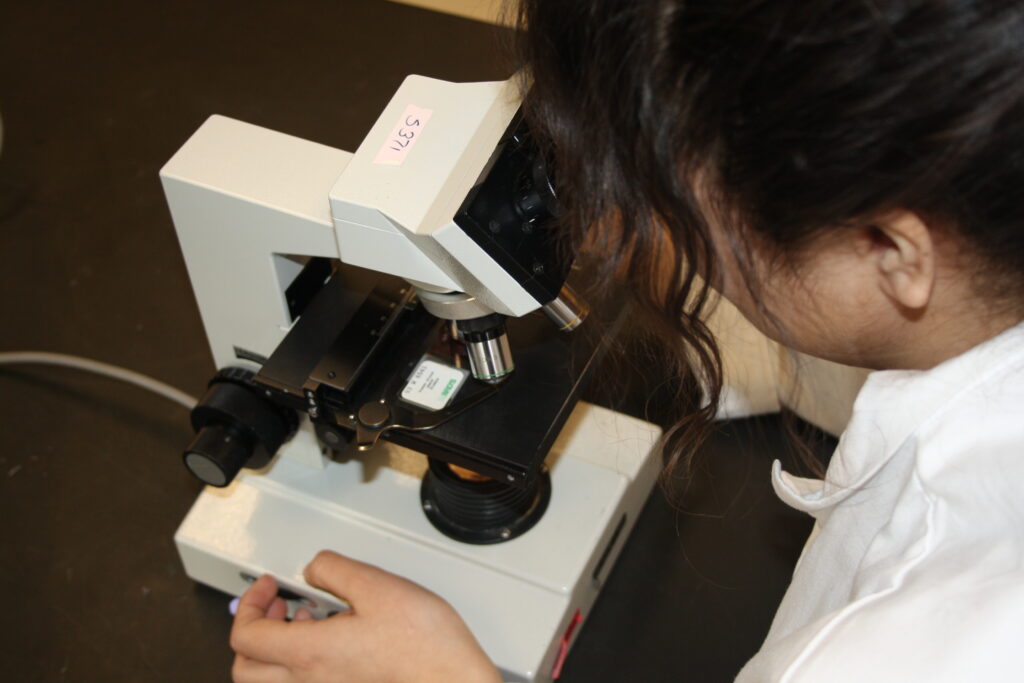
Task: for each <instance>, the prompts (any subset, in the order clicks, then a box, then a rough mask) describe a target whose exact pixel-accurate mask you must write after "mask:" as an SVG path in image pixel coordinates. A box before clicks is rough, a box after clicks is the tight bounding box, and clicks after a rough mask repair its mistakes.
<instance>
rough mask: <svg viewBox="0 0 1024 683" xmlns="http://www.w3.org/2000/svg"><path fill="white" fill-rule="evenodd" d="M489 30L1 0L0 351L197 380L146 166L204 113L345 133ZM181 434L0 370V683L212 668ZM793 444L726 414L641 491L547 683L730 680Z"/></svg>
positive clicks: (161, 212) (292, 8)
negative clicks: (671, 479)
mask: <svg viewBox="0 0 1024 683" xmlns="http://www.w3.org/2000/svg"><path fill="white" fill-rule="evenodd" d="M503 37H507V35H506V34H502V33H501V32H500V30H499V29H494V28H492V27H489V26H486V25H484V24H479V23H475V22H471V21H467V20H462V19H457V18H453V17H448V16H443V15H439V14H434V13H430V12H427V11H423V10H418V9H414V8H409V7H405V6H400V5H394V4H391V3H388V2H382V1H381V0H347V1H345V2H337V3H323V2H311V1H308V0H303V1H293V2H290V3H282V2H267V1H265V0H252V1H250V2H245V3H226V2H225V3H211V2H196V1H194V0H189V1H186V2H175V3H163V4H157V3H141V2H103V3H71V2H67V3H56V2H38V1H37V2H31V3H30V2H10V1H8V2H6V3H3V5H2V8H0V114H2V116H3V123H4V141H3V149H2V152H0V293H2V294H0V351H6V350H15V349H35V350H50V351H60V352H66V353H73V354H79V355H82V356H87V357H90V358H95V359H98V360H103V361H106V362H109V363H114V364H117V365H122V366H125V367H128V368H132V369H135V370H138V371H140V372H143V373H146V374H149V375H152V376H154V377H157V378H159V379H161V380H163V381H166V382H168V383H170V384H173V385H175V386H178V387H181V388H182V389H184V390H186V391H189V392H192V393H198V392H200V391H201V390H202V387H203V386H204V385H205V382H206V381H207V379H208V378H209V377H210V376H211V374H212V373H213V371H214V368H213V366H212V361H211V359H210V356H209V351H208V349H207V346H206V341H205V337H204V334H203V330H202V328H201V325H200V321H199V316H198V313H197V311H196V308H195V302H194V299H193V297H192V292H191V289H190V287H189V284H188V280H187V277H186V274H185V269H184V264H183V262H182V258H181V255H180V252H179V250H178V245H177V241H176V238H175V235H174V231H173V227H172V225H171V221H170V217H169V215H168V212H167V209H166V205H165V203H164V199H163V194H162V192H161V189H160V185H159V181H158V177H157V172H158V170H159V168H160V167H161V166H162V165H163V163H164V162H165V161H167V159H169V158H170V157H171V155H172V154H173V153H174V151H175V150H176V149H177V148H178V147H179V146H180V145H181V144H182V143H183V142H184V141H185V140H186V138H187V137H188V136H189V135H190V134H191V133H192V132H193V131H194V130H195V129H196V128H197V127H198V126H199V125H200V123H201V122H202V121H203V120H204V119H205V118H206V117H207V116H209V115H210V114H212V113H219V114H224V115H227V116H231V117H234V118H238V119H241V120H244V121H248V122H251V123H255V124H258V125H261V126H265V127H268V128H272V129H275V130H279V131H283V132H286V133H290V134H292V135H296V136H299V137H302V138H307V139H310V140H314V141H317V142H321V143H324V144H327V145H330V146H333V147H338V148H342V149H349V150H352V149H355V147H356V146H357V145H358V143H359V141H360V140H361V138H362V136H363V135H364V133H365V132H366V131H367V130H368V129H369V127H370V125H371V124H372V123H373V121H374V120H375V118H376V116H377V114H378V113H379V111H380V110H381V109H382V108H383V106H384V105H385V103H386V102H387V101H388V99H389V98H390V96H391V94H392V93H393V91H394V90H395V89H396V88H397V86H398V84H399V83H400V82H401V79H402V78H403V77H404V76H405V75H406V74H407V73H411V72H415V73H420V74H424V75H428V76H434V77H439V78H444V79H448V80H454V81H469V80H485V79H494V78H504V77H506V76H508V75H509V69H508V68H507V67H506V66H504V64H505V62H503V60H502V59H501V57H500V53H499V46H500V44H501V42H502V38H503ZM626 366H627V367H628V366H629V364H626ZM648 398H649V396H648V392H647V391H645V390H635V391H634V394H633V395H632V396H631V397H630V402H631V403H632V404H634V405H635V406H638V407H639V406H643V405H644V404H645V403H646V402H647V399H648ZM660 400H661V401H665V400H666V399H664V398H662V399H660ZM651 405H652V406H653V409H654V412H655V413H656V414H662V413H663V412H664V410H665V408H666V406H664V405H659V399H657V398H655V400H654V401H653V403H651ZM189 437H190V429H189V427H188V422H187V416H186V414H185V411H184V410H183V409H181V408H180V407H179V406H177V405H174V404H172V403H169V402H167V401H165V400H164V399H161V398H158V397H155V396H151V395H149V394H147V393H146V392H144V391H141V390H138V389H135V388H132V387H129V386H125V385H122V384H119V383H117V382H114V381H111V380H107V379H103V378H99V377H93V376H89V375H85V374H83V373H80V372H76V371H71V370H62V369H59V368H52V367H38V366H19V367H11V366H3V367H0V591H2V595H3V598H2V604H0V662H2V665H3V667H4V675H3V677H4V678H5V679H9V680H19V681H37V680H38V681H183V680H188V681H192V682H194V683H199V682H201V681H224V680H227V679H228V677H229V673H228V672H229V667H230V662H231V653H230V651H229V649H228V647H227V633H228V629H229V625H230V617H229V616H228V614H227V609H226V603H227V598H226V597H225V596H223V595H221V594H219V593H216V592H214V591H212V590H209V589H206V588H203V587H201V586H197V585H195V584H194V583H193V582H192V581H190V580H189V579H188V578H187V577H186V576H184V574H183V573H182V570H181V568H180V566H179V562H178V558H177V555H176V552H175V549H174V546H173V543H172V535H173V533H174V530H175V528H176V525H177V524H178V522H179V521H180V520H181V518H182V517H183V515H184V514H185V512H186V510H187V509H188V507H189V505H190V504H191V501H192V499H193V498H194V497H195V495H196V494H197V493H198V491H199V485H198V484H197V483H196V482H195V481H193V480H192V479H191V478H190V476H189V475H188V474H187V473H186V472H185V470H184V468H183V467H182V466H181V464H180V460H179V453H180V450H181V448H182V446H183V445H184V444H185V443H186V442H187V440H188V438H189ZM786 443H787V442H786V437H785V435H784V433H783V430H782V428H781V425H780V421H779V420H778V419H777V418H763V419H759V420H747V421H741V422H736V423H732V424H729V425H725V426H723V428H722V429H721V430H720V433H719V434H717V435H716V437H715V438H714V439H713V440H712V442H711V443H710V444H709V445H708V447H707V448H705V449H704V452H703V453H702V454H701V457H700V458H699V459H698V461H697V463H696V466H695V471H694V476H693V478H692V479H691V480H690V482H689V486H688V489H687V492H686V495H685V497H684V498H683V500H682V502H681V503H680V504H679V506H678V507H679V508H680V509H679V510H675V509H673V507H672V506H670V505H669V504H668V503H667V502H666V499H665V497H664V496H663V495H662V494H661V493H660V492H656V493H655V494H654V495H653V496H652V498H651V500H650V502H649V503H648V505H647V507H646V510H645V512H644V514H643V516H642V517H641V518H640V520H639V521H638V524H637V527H636V530H635V532H634V533H633V536H632V537H631V539H630V540H629V543H628V545H627V546H626V548H625V550H624V552H623V555H622V558H621V560H620V562H619V564H618V565H617V567H616V568H615V569H614V571H613V573H612V575H611V578H610V580H609V582H608V584H607V586H606V588H605V590H604V593H603V595H602V597H601V598H600V599H599V601H598V603H597V605H596V607H595V609H594V610H593V612H592V613H591V614H590V615H588V618H587V620H586V622H585V623H584V628H583V631H582V633H581V635H580V637H579V639H578V641H577V643H576V644H575V646H574V649H573V651H572V653H571V654H570V657H569V660H568V662H567V665H566V668H565V673H564V676H563V679H562V680H564V681H566V682H567V683H573V682H579V681H588V682H592V683H597V682H601V681H627V680H628V681H662V680H666V681H667V680H680V681H681V680H686V681H727V680H731V678H732V677H733V676H734V675H735V673H736V672H737V671H738V670H739V668H740V667H741V666H742V664H743V663H744V662H745V661H746V659H747V658H749V657H750V656H751V655H752V654H753V653H754V652H755V651H756V649H757V647H758V645H759V644H760V642H761V640H762V639H763V638H764V635H765V633H766V632H767V629H768V625H769V623H770V620H771V616H772V613H773V612H774V609H775V606H776V605H777V603H778V601H779V599H780V597H781V595H782V592H783V591H784V590H785V586H786V584H787V583H788V579H789V573H790V571H791V567H792V565H793V563H794V562H795V559H796V557H797V555H798V553H799V550H800V547H801V545H802V542H803V538H804V537H805V535H806V533H807V532H808V530H809V521H808V520H807V519H804V518H803V517H801V516H800V515H798V514H797V513H795V512H792V511H790V510H788V509H787V508H785V507H784V506H783V505H782V504H781V503H779V502H778V501H777V500H776V499H775V498H774V496H773V494H772V492H771V490H770V487H769V486H768V474H769V467H770V462H771V460H772V459H773V458H775V457H783V458H784V459H786V458H787V457H788V456H787V452H788V449H787V447H786ZM787 462H788V461H787Z"/></svg>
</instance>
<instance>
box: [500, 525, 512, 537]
mask: <svg viewBox="0 0 1024 683" xmlns="http://www.w3.org/2000/svg"><path fill="white" fill-rule="evenodd" d="M511 536H512V530H511V529H509V528H508V527H505V528H504V529H502V530H501V537H502V538H510V537H511Z"/></svg>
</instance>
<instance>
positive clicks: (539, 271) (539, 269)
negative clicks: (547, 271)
mask: <svg viewBox="0 0 1024 683" xmlns="http://www.w3.org/2000/svg"><path fill="white" fill-rule="evenodd" d="M533 274H534V275H543V274H544V264H543V263H534V264H533Z"/></svg>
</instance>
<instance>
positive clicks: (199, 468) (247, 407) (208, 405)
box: [184, 368, 297, 486]
mask: <svg viewBox="0 0 1024 683" xmlns="http://www.w3.org/2000/svg"><path fill="white" fill-rule="evenodd" d="M191 417H192V426H193V427H194V428H195V430H196V436H195V438H193V439H192V442H191V443H190V444H189V445H188V448H186V449H185V453H184V461H185V467H187V468H188V470H189V471H190V472H191V473H192V474H194V475H195V476H196V477H198V478H199V479H200V480H201V481H203V482H204V483H206V484H209V485H211V486H227V485H228V484H230V483H231V481H232V480H233V479H234V478H235V475H237V474H238V471H239V470H241V469H242V468H243V467H262V466H263V465H265V464H267V462H269V461H270V458H271V457H272V456H273V455H274V453H276V452H277V449H278V448H280V447H281V444H282V443H284V442H285V440H286V439H288V438H289V437H290V436H291V435H292V433H293V432H294V431H295V427H296V425H297V419H296V416H295V412H294V411H293V410H291V409H289V408H285V407H282V406H280V405H278V404H276V403H274V402H273V401H272V400H271V398H270V397H268V396H266V395H265V393H264V390H262V389H261V388H260V387H258V386H256V385H255V384H254V383H253V382H252V373H250V372H248V371H246V370H242V369H240V368H228V369H226V370H222V371H221V372H220V373H218V374H217V376H216V377H214V378H213V380H211V381H210V385H209V387H208V388H207V390H206V394H204V395H203V398H202V399H201V400H200V401H199V403H198V404H197V405H196V407H195V408H193V409H192V416H191Z"/></svg>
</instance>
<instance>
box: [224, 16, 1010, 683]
mask: <svg viewBox="0 0 1024 683" xmlns="http://www.w3.org/2000/svg"><path fill="white" fill-rule="evenodd" d="M521 19H522V22H523V25H524V26H528V27H529V31H527V32H525V33H524V38H523V46H524V51H523V54H524V56H525V58H526V67H527V69H528V73H529V75H530V84H529V91H528V95H527V97H526V104H525V111H526V114H527V116H528V118H529V120H530V121H531V123H532V126H533V129H534V130H535V131H537V132H538V134H539V135H540V136H541V137H542V138H545V139H546V141H547V143H548V145H547V147H548V148H549V149H550V150H551V154H552V157H553V161H554V164H555V166H556V168H557V174H558V179H559V180H558V183H559V188H558V189H559V193H560V199H561V201H562V203H563V207H564V214H563V217H562V225H563V226H564V230H565V234H566V238H567V239H571V240H573V241H574V243H576V244H582V245H585V248H586V249H587V250H588V251H589V252H590V253H591V254H593V255H594V256H596V260H598V261H599V262H600V263H601V264H603V267H604V268H605V269H606V272H607V274H609V275H614V276H615V277H617V278H619V279H622V280H624V281H625V282H626V283H627V284H628V285H630V286H632V287H633V288H634V290H635V291H637V292H638V294H639V295H640V296H641V298H643V299H644V300H645V301H647V302H648V303H649V304H650V305H651V306H653V307H655V308H656V309H657V310H659V311H660V312H661V314H662V316H663V319H664V321H665V322H667V323H668V324H669V325H670V326H671V327H672V328H673V329H674V330H675V332H676V334H678V335H679V336H681V337H682V338H683V340H684V341H685V342H686V343H687V344H688V346H689V347H690V350H691V353H690V357H691V358H693V359H695V363H696V365H697V366H698V368H697V369H698V371H699V372H700V373H701V375H702V377H703V378H704V380H705V383H706V385H707V386H708V387H709V392H710V394H711V396H710V399H711V401H710V402H709V404H710V405H716V401H715V399H716V397H717V391H718V389H719V387H720V384H721V373H720V369H719V363H718V360H717V358H718V356H717V352H716V350H715V347H714V340H713V339H712V337H711V335H710V334H709V332H708V330H707V328H706V327H705V326H704V324H703V322H702V320H701V316H702V314H704V312H705V310H704V309H705V308H706V306H705V303H706V301H707V298H708V295H709V292H708V290H707V287H708V286H711V287H713V288H714V289H716V290H718V291H719V292H721V293H722V295H724V296H725V297H726V298H728V299H729V300H731V301H732V302H733V303H735V304H736V306H737V307H738V308H739V309H740V310H741V311H742V312H743V313H744V315H745V316H746V317H747V318H748V319H749V320H750V321H751V322H753V323H754V324H755V325H756V326H757V327H758V328H759V329H760V330H761V331H763V332H764V333H765V334H767V335H768V336H769V337H771V338H773V339H776V340H778V341H780V342H781V343H783V344H785V345H787V346H789V347H792V348H795V349H798V350H800V351H803V352H805V353H809V354H812V355H815V356H819V357H822V358H827V359H830V360H834V361H838V362H841V363H846V364H849V365H857V366H862V367H870V368H874V369H877V370H879V372H876V373H874V374H872V375H871V376H870V378H869V380H868V382H867V384H866V385H865V388H864V389H863V390H862V392H861V394H860V396H859V397H858V400H857V405H856V407H855V411H854V416H853V419H852V420H851V423H850V426H849V428H848V430H847V432H846V433H845V434H844V436H843V438H842V440H841V442H840V445H839V449H838V450H837V453H836V455H835V456H834V457H833V459H832V462H831V464H830V466H829V470H828V472H827V474H826V476H825V478H824V480H823V481H819V480H812V479H800V478H796V477H792V476H790V475H788V474H786V473H784V472H781V471H779V470H778V469H776V471H775V472H773V481H774V484H775V488H776V490H777V492H778V493H779V495H780V496H781V497H782V498H783V499H784V500H785V501H786V502H788V503H790V504H792V505H794V506H796V507H798V508H800V509H804V510H807V511H808V512H809V513H811V514H812V515H814V516H815V518H816V520H817V524H816V527H815V532H814V534H812V538H811V539H810V541H809V542H808V544H807V547H806V548H805V551H804V554H803V556H802V558H801V561H800V563H799V565H798V567H797V569H796V571H795V573H794V577H793V582H792V584H791V586H790V589H789V591H788V592H787V594H786V596H785V598H784V600H783V603H782V605H781V607H780V609H779V611H778V613H777V615H776V618H775V622H774V623H773V626H772V630H771V632H770V633H769V635H768V638H767V640H766V642H765V644H764V646H763V647H762V650H761V652H759V653H758V654H757V655H756V656H755V657H754V659H753V660H751V662H750V663H749V664H748V665H747V666H746V667H745V668H744V669H743V671H742V672H741V673H740V674H739V680H742V681H762V680H786V681H821V680H828V681H837V680H850V681H854V680H856V681H860V680H929V681H934V680H1005V679H1011V678H1016V677H1017V676H1018V675H1019V674H1018V672H1019V671H1020V670H1021V667H1022V665H1024V654H1019V653H1021V650H1022V649H1021V648H1020V647H1019V643H1020V642H1024V641H1022V637H1024V626H1022V624H1024V559H1022V558H1024V503H1022V502H1021V496H1020V495H1019V493H1018V490H1019V488H1020V484H1021V482H1022V481H1024V457H1022V456H1024V426H1022V425H1024V419H1021V416H1022V415H1024V326H1022V325H1021V324H1020V323H1021V320H1022V319H1024V6H1022V5H1021V4H1020V3H1017V2H1011V1H1002V2H999V1H995V0H860V1H854V0H799V1H798V0H760V1H758V0H701V1H686V0H591V1H588V2H568V1H564V2H557V1H555V0H528V1H527V2H525V3H524V5H523V8H522V11H521ZM705 283H708V284H705ZM709 418H710V415H708V414H703V415H698V416H697V418H694V419H693V420H691V423H690V424H688V426H687V428H686V429H684V430H682V431H681V432H680V435H681V437H680V438H681V439H682V440H683V441H682V442H681V443H680V445H679V447H678V448H677V449H676V450H677V451H678V453H677V455H676V459H678V458H679V457H682V456H684V455H685V453H686V452H687V448H688V447H690V446H692V445H693V444H694V443H695V442H696V441H697V440H698V439H699V435H700V431H701V430H700V424H701V422H702V421H703V422H706V421H707V420H708V419H709ZM307 579H308V580H309V581H310V583H311V584H313V585H316V586H319V587H322V588H324V589H325V590H328V591H331V592H334V593H336V594H338V595H340V596H343V597H344V598H346V599H347V600H349V601H350V602H351V604H352V605H353V607H354V609H353V612H352V613H350V614H346V615H339V616H338V617H334V618H331V619H327V620H324V621H322V622H312V621H310V620H308V618H303V617H306V616H307V615H304V614H303V615H300V618H299V619H298V620H297V621H296V622H292V623H286V622H284V621H283V620H282V617H283V609H284V607H283V604H282V603H281V602H280V601H279V600H275V597H274V595H275V588H274V586H273V581H272V580H270V579H269V578H263V579H261V580H260V581H258V582H257V583H256V584H255V585H254V586H253V587H252V588H251V590H250V591H249V593H247V594H246V596H245V597H244V598H243V600H242V603H241V606H240V609H239V612H238V616H237V619H236V623H235V628H234V630H233V633H232V646H233V647H234V648H235V650H236V651H237V652H238V658H237V660H236V667H235V676H236V680H238V681H250V680H251V681H257V680H260V681H263V680H275V681H276V680H281V681H284V680H302V681H316V680H325V681H326V680H353V681H356V680H367V681H392V680H393V681H432V680H438V681H441V680H443V681H460V680H465V681H497V680H500V678H499V675H498V673H497V671H496V670H495V669H494V667H493V666H492V665H491V664H490V662H489V661H488V660H487V657H486V655H485V654H484V653H483V652H482V651H481V649H480V648H479V646H478V645H477V643H476V641H475V640H474V639H473V636H472V635H471V634H470V633H469V631H468V630H467V629H466V627H465V625H464V624H463V623H462V621H461V620H460V619H459V617H458V615H457V614H455V612H454V611H453V610H452V609H451V608H450V607H449V606H448V605H447V604H445V603H444V602H443V601H442V600H441V599H440V598H438V597H436V596H434V595H432V594H430V593H428V592H426V591H424V590H423V589H421V588H419V587H417V586H415V585H413V584H411V583H409V582H406V581H404V580H403V579H400V578H398V577H394V576H392V575H390V574H387V573H385V572H382V571H380V570H377V569H375V568H373V567H369V566H366V565H363V564H361V563H358V562H355V561H353V560H349V559H346V558H343V557H341V556H338V555H335V554H332V553H323V554H321V555H320V556H318V557H317V558H316V559H315V560H314V561H313V562H312V564H310V566H309V568H308V570H307ZM684 675H685V672H680V677H681V678H682V677H684Z"/></svg>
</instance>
